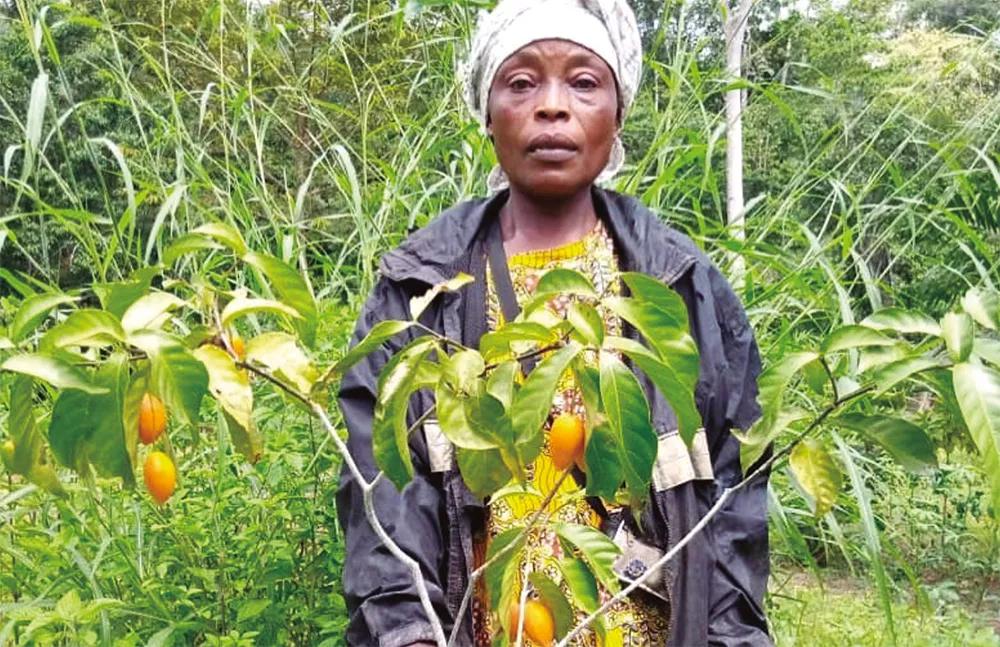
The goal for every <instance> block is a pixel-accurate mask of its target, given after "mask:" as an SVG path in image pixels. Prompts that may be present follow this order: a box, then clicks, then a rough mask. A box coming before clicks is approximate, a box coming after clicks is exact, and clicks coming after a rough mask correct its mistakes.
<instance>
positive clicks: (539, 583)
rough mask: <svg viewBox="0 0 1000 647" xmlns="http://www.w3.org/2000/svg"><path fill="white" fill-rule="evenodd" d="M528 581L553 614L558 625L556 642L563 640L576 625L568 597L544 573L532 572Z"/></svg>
mask: <svg viewBox="0 0 1000 647" xmlns="http://www.w3.org/2000/svg"><path fill="white" fill-rule="evenodd" d="M528 581H529V582H531V584H532V585H533V586H534V587H535V592H537V593H538V597H540V598H541V600H542V602H543V603H544V604H545V606H547V607H548V608H549V611H551V612H552V616H553V618H554V619H555V625H556V640H559V639H561V638H562V637H563V636H565V635H566V634H568V633H569V630H570V629H572V628H573V625H575V624H576V623H575V622H573V620H574V613H573V607H571V606H570V604H569V600H567V599H566V595H565V594H564V593H563V592H562V589H560V588H559V585H558V584H556V583H555V582H553V581H552V579H551V578H549V576H548V575H546V574H545V573H543V572H542V571H532V572H531V574H530V575H528Z"/></svg>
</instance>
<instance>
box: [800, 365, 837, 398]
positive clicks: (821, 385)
mask: <svg viewBox="0 0 1000 647" xmlns="http://www.w3.org/2000/svg"><path fill="white" fill-rule="evenodd" d="M802 377H804V378H805V380H806V384H807V385H808V386H809V388H810V389H812V392H813V393H815V394H816V395H823V394H824V393H825V392H826V387H827V385H828V384H830V376H829V375H827V372H826V369H825V368H823V363H822V362H821V361H819V360H818V359H817V360H814V361H812V362H809V363H808V364H806V365H805V366H803V367H802Z"/></svg>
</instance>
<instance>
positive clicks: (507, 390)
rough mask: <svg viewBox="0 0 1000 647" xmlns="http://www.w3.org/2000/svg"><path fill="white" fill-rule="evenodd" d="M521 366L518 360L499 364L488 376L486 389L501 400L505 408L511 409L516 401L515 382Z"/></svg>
mask: <svg viewBox="0 0 1000 647" xmlns="http://www.w3.org/2000/svg"><path fill="white" fill-rule="evenodd" d="M520 370H521V367H520V366H519V365H518V363H517V361H516V360H508V361H506V362H503V363H501V364H498V365H497V367H496V368H494V369H493V370H492V371H490V375H489V377H488V378H486V391H487V392H488V393H490V394H491V395H492V396H493V397H494V398H496V399H497V400H499V401H500V402H501V403H502V404H503V406H504V409H510V407H511V404H512V403H513V402H514V383H515V381H516V379H517V375H518V374H519V372H520Z"/></svg>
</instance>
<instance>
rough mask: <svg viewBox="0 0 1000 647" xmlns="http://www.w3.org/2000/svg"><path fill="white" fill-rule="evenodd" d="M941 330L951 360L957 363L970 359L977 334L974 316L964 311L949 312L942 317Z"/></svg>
mask: <svg viewBox="0 0 1000 647" xmlns="http://www.w3.org/2000/svg"><path fill="white" fill-rule="evenodd" d="M941 332H942V334H941V336H942V337H944V344H945V347H946V348H947V349H948V357H950V358H951V361H953V362H955V363H956V364H957V363H959V362H964V361H966V360H967V359H969V355H970V354H971V353H972V342H973V340H974V335H975V327H974V326H973V324H972V317H970V316H969V315H967V314H965V313H964V312H963V313H956V312H949V313H948V314H946V315H945V316H944V317H943V318H942V319H941Z"/></svg>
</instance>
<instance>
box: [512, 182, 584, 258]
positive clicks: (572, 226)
mask: <svg viewBox="0 0 1000 647" xmlns="http://www.w3.org/2000/svg"><path fill="white" fill-rule="evenodd" d="M596 224H597V212H596V211H595V210H594V200H593V197H592V196H591V193H590V187H587V188H585V189H583V190H582V191H579V192H578V193H576V194H574V195H572V196H570V197H568V198H565V199H559V200H538V199H536V198H530V197H528V196H526V195H525V194H523V193H521V192H520V191H518V190H517V189H515V188H513V187H511V190H510V197H509V198H507V203H506V204H505V205H504V206H503V208H502V209H501V210H500V231H501V232H502V234H503V246H504V250H505V251H506V252H507V255H508V256H510V255H513V254H520V253H522V252H530V251H534V250H537V249H547V248H550V247H558V246H560V245H565V244H567V243H572V242H574V241H577V240H580V239H581V238H583V237H584V236H586V235H587V234H588V233H589V232H590V230H592V229H593V228H594V225H596Z"/></svg>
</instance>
